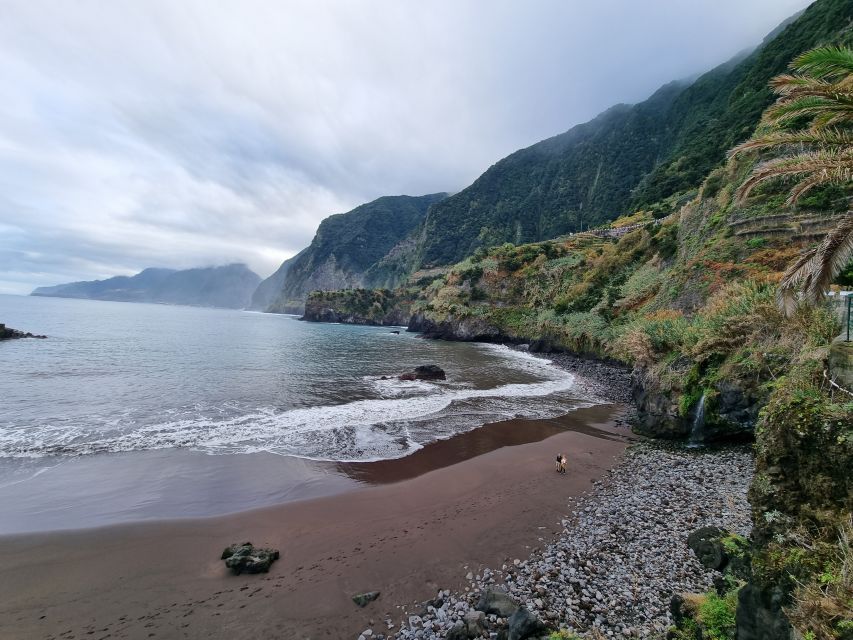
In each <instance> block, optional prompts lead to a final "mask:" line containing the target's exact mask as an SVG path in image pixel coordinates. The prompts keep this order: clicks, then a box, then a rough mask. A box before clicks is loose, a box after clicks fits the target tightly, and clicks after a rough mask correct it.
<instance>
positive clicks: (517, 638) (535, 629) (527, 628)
mask: <svg viewBox="0 0 853 640" xmlns="http://www.w3.org/2000/svg"><path fill="white" fill-rule="evenodd" d="M508 625H509V633H508V634H507V640H526V639H527V638H533V637H538V636H539V635H541V634H542V633H544V632H545V631H547V630H548V628H547V627H546V626H545V625H544V624H543V623H542V621H541V620H540V619H539V618H537V617H536V614H535V613H533V612H532V611H530V610H529V609H528V608H527V607H519V608H518V611H516V612H515V613H513V614H512V615H511V616H510V618H509V620H508Z"/></svg>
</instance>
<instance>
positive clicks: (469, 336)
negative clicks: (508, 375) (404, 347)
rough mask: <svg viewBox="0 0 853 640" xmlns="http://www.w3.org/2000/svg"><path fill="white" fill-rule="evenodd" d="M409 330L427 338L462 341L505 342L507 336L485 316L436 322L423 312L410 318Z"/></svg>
mask: <svg viewBox="0 0 853 640" xmlns="http://www.w3.org/2000/svg"><path fill="white" fill-rule="evenodd" d="M408 330H409V331H420V332H421V333H422V334H423V336H424V337H425V338H435V339H440V340H456V341H460V342H504V341H507V340H508V339H507V337H506V336H505V335H504V334H503V333H502V332H501V330H500V329H498V328H497V327H496V326H494V325H493V324H491V323H489V322H488V321H487V320H485V319H483V318H474V317H462V318H449V319H447V320H443V321H440V322H436V321H434V320H432V319H430V318H427V317H425V316H424V315H422V314H415V315H413V316H412V317H411V318H410V319H409V329H408Z"/></svg>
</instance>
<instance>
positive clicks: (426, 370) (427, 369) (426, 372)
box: [400, 364, 447, 380]
mask: <svg viewBox="0 0 853 640" xmlns="http://www.w3.org/2000/svg"><path fill="white" fill-rule="evenodd" d="M400 380H447V374H446V373H444V369H442V368H441V367H439V366H438V365H437V364H424V365H420V366H418V367H415V368H414V369H413V370H412V371H410V372H408V373H404V374H402V375H401V376H400Z"/></svg>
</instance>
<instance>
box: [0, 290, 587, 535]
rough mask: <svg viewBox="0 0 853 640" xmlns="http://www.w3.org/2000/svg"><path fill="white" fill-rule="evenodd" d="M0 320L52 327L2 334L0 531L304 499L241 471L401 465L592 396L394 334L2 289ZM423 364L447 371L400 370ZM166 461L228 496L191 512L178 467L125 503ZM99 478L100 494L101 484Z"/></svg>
mask: <svg viewBox="0 0 853 640" xmlns="http://www.w3.org/2000/svg"><path fill="white" fill-rule="evenodd" d="M0 322H5V323H6V324H7V326H10V327H13V328H16V329H21V330H24V331H31V332H33V333H39V334H46V335H48V336H49V337H48V339H47V340H34V339H25V340H12V341H5V342H2V343H0V512H2V513H4V517H3V518H2V521H0V533H3V532H10V531H21V530H32V529H43V528H63V526H65V525H67V526H69V527H75V526H82V525H87V524H104V523H112V522H122V521H130V520H134V519H144V518H148V517H167V516H177V515H213V514H215V513H220V512H226V511H228V510H235V505H236V506H239V505H248V506H252V507H254V506H262V505H264V504H271V503H274V502H275V501H278V500H282V499H286V498H287V496H288V495H289V492H290V493H292V494H293V495H294V496H297V497H304V496H306V495H313V494H312V493H311V492H310V491H308V492H307V493H306V491H305V487H304V486H302V490H301V491H296V490H295V489H296V487H295V485H297V484H298V485H305V484H306V481H305V478H306V476H305V474H304V473H300V474H296V476H295V477H294V478H290V479H288V478H289V476H288V474H286V473H281V474H279V477H277V478H276V479H275V481H274V482H270V481H268V480H267V479H264V478H260V479H259V478H248V476H251V475H252V474H253V473H255V475H257V472H253V471H252V469H253V467H256V468H258V469H260V468H262V467H264V464H266V462H261V461H269V460H270V457H271V456H277V457H283V458H287V459H290V460H292V461H293V460H297V461H300V462H299V463H298V464H299V465H301V466H302V468H309V467H311V468H315V467H316V468H326V467H323V466H322V465H320V464H313V463H322V462H332V463H336V464H340V463H361V462H370V461H378V460H388V459H394V458H401V457H404V456H407V455H409V454H411V453H413V452H415V451H417V450H418V449H420V448H422V447H424V446H425V445H427V444H429V443H431V442H435V441H437V440H444V439H447V438H451V437H453V436H454V435H456V434H460V433H463V432H468V431H471V430H472V429H476V428H477V427H479V426H481V425H483V424H485V423H488V422H495V421H499V420H504V419H509V418H518V417H524V418H547V417H556V416H558V415H562V414H564V413H566V412H567V411H569V410H571V409H572V408H574V407H577V406H587V405H588V404H589V403H588V402H585V401H584V400H583V399H582V398H578V397H576V396H575V395H574V394H573V392H572V387H573V378H572V376H571V374H569V373H567V372H565V371H563V370H561V369H559V368H557V367H555V366H553V365H551V364H550V363H549V362H548V361H547V360H545V359H542V358H537V357H534V356H531V355H529V354H526V353H523V352H519V351H516V350H512V349H509V348H507V347H504V346H500V345H487V344H474V343H452V342H442V341H433V340H424V339H421V338H419V337H418V336H417V335H416V334H411V333H406V331H405V330H404V329H395V328H389V327H359V326H350V325H329V324H315V323H306V322H300V321H299V320H298V319H297V318H295V317H293V316H282V315H272V314H263V313H253V312H245V311H231V310H220V309H207V308H195V307H181V306H168V305H153V304H133V303H120V302H103V301H89V300H72V299H61V298H39V297H23V296H0ZM395 330H399V333H392V331H395ZM421 364H437V365H439V366H441V367H442V368H443V369H445V371H446V372H447V380H446V381H438V382H424V381H413V382H404V381H400V380H398V379H397V377H396V376H398V375H399V374H400V373H403V372H405V371H408V370H410V369H412V368H414V367H415V366H417V365H421ZM383 378H384V379H383ZM176 460H179V461H181V474H182V475H181V477H182V478H184V480H185V481H189V482H195V480H196V479H195V478H194V475H193V472H195V471H197V472H198V474H199V478H198V482H199V484H200V486H202V485H203V486H205V487H208V489H209V485H210V483H211V482H215V483H216V484H217V486H220V485H222V484H223V483H227V482H230V483H231V484H230V485H229V487H230V488H229V489H228V490H227V491H225V490H223V489H222V488H221V486H220V490H222V491H223V492H224V493H227V494H228V496H226V497H222V499H219V500H217V499H205V500H203V501H201V503H198V504H197V503H196V499H195V497H197V494H198V491H187V494H188V495H189V496H193V497H188V498H186V499H183V500H184V502H186V504H184V503H182V498H181V497H180V495H178V494H180V493H181V488H180V487H179V484H180V482H179V480H180V478H177V479H176V478H174V477H172V478H171V480H169V479H168V478H166V480H165V481H164V482H165V484H164V485H163V487H161V490H160V492H159V493H158V492H154V493H153V494H149V490H150V487H146V489H145V491H146V494H145V496H144V497H142V498H140V497H138V496H137V497H133V495H131V497H130V498H127V493H128V491H130V493H131V494H133V492H134V491H136V492H137V493H138V492H139V491H141V489H134V487H135V485H137V484H139V483H140V482H141V483H142V484H146V483H149V482H152V481H153V480H154V479H156V478H160V476H161V475H163V474H165V475H166V476H169V473H172V474H174V469H173V468H172V467H174V464H175V461H176ZM187 460H193V461H194V462H193V463H192V464H190V465H189V469H190V471H188V470H187V469H188V467H187V464H186V461H187ZM256 462H257V464H255V463H256ZM312 464H313V466H312ZM288 468H289V469H292V468H293V464H291V465H290V467H288ZM131 469H136V470H137V472H138V473H139V474H141V475H140V477H136V476H134V474H133V473H130V472H129V471H128V470H131ZM168 469H172V470H171V471H169V470H168ZM146 470H147V473H146ZM229 470H230V471H229ZM229 474H230V475H229ZM104 475H107V476H108V479H109V482H107V485H109V486H105V487H95V486H94V485H97V484H98V483H99V482H102V481H104V480H107V478H104V477H103V476H104ZM231 476H237V477H236V478H235V477H231ZM140 478H141V479H140ZM187 479H189V480H187ZM288 483H290V484H291V485H294V486H288ZM308 484H309V485H310V484H311V483H308ZM332 484H334V483H332ZM328 485H329V483H328V482H326V483H324V484H323V486H324V491H328V490H330V489H329V486H328ZM122 487H124V488H122ZM271 487H272V488H274V490H272V489H271ZM122 492H124V494H123V493H122ZM164 493H168V494H169V495H168V496H165V497H164V496H163V495H162V494H164ZM105 495H107V496H109V497H105ZM158 495H159V498H158ZM229 496H230V497H229ZM226 498H227V499H226ZM87 504H88V505H89V507H86V508H84V507H85V505H87ZM93 507H97V508H96V509H94V512H93V511H92V508H93ZM87 509H88V511H87ZM57 510H58V513H57ZM16 518H17V519H18V520H19V521H16V520H15V519H16Z"/></svg>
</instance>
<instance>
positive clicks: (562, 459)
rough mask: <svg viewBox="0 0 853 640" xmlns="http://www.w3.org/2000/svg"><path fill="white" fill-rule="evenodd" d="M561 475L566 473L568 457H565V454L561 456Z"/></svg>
mask: <svg viewBox="0 0 853 640" xmlns="http://www.w3.org/2000/svg"><path fill="white" fill-rule="evenodd" d="M560 473H566V456H565V454H561V455H560Z"/></svg>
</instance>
